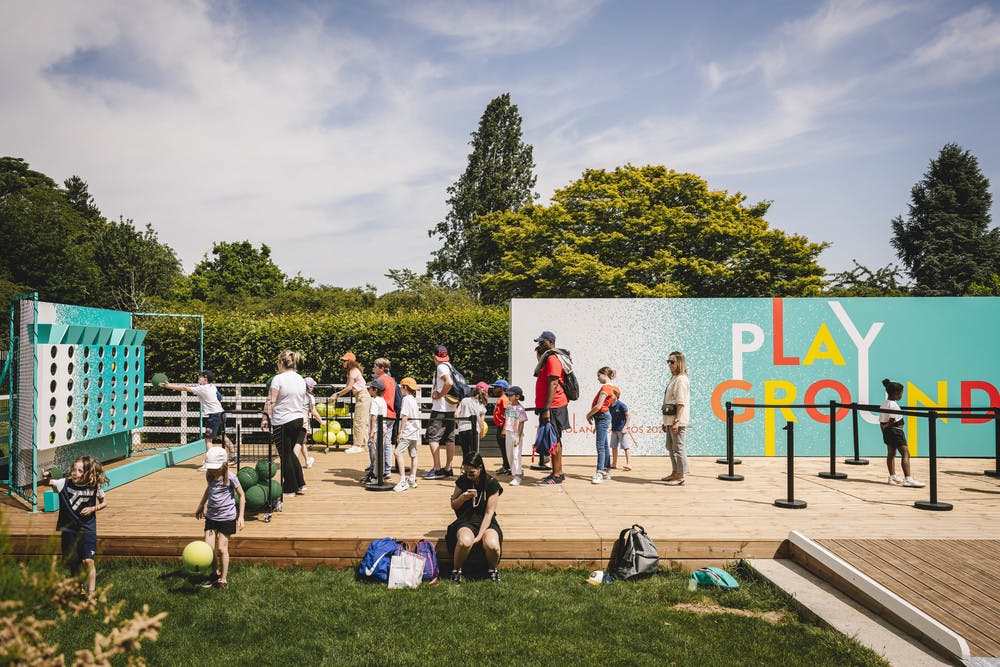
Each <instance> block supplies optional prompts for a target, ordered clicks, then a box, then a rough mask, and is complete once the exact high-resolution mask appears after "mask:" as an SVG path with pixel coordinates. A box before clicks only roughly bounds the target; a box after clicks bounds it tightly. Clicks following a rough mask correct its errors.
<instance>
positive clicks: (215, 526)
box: [205, 517, 236, 537]
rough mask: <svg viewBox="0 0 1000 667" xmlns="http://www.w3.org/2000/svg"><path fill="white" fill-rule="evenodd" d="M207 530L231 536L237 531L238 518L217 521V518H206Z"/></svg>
mask: <svg viewBox="0 0 1000 667" xmlns="http://www.w3.org/2000/svg"><path fill="white" fill-rule="evenodd" d="M205 530H214V531H215V532H217V533H222V534H223V535H225V536H226V537H231V536H232V535H234V534H235V533H236V519H229V520H228V521H217V520H215V519H209V518H207V517H206V518H205Z"/></svg>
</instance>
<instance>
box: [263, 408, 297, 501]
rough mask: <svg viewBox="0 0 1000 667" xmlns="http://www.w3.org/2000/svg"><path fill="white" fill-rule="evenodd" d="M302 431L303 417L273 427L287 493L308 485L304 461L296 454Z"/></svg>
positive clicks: (283, 483)
mask: <svg viewBox="0 0 1000 667" xmlns="http://www.w3.org/2000/svg"><path fill="white" fill-rule="evenodd" d="M301 432H302V417H299V418H298V419H293V420H292V421H290V422H285V423H284V424H281V425H280V426H275V427H274V428H273V429H271V439H272V441H273V442H274V443H275V444H276V445H277V447H278V456H279V457H281V490H282V491H284V492H285V493H295V492H296V491H298V490H299V489H301V488H302V487H303V486H305V485H306V479H305V477H303V475H302V463H300V462H299V457H297V456H296V455H295V445H296V443H298V440H299V433H301Z"/></svg>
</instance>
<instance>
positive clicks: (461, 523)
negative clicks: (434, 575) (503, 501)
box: [445, 452, 503, 584]
mask: <svg viewBox="0 0 1000 667" xmlns="http://www.w3.org/2000/svg"><path fill="white" fill-rule="evenodd" d="M502 493H503V487H502V486H500V482H498V481H497V480H496V478H495V477H493V476H491V475H490V474H489V473H487V472H486V464H484V463H483V457H482V454H480V453H479V452H469V453H467V454H465V456H463V457H462V474H461V475H460V476H459V477H458V479H456V480H455V490H454V492H452V494H451V509H452V510H454V511H455V516H457V517H458V518H457V519H455V520H454V521H452V522H451V525H449V526H448V532H447V534H446V535H445V542H446V543H447V545H448V549H449V550H450V551H451V553H452V559H453V564H452V570H451V580H452V582H454V583H456V584H460V583H462V565H464V564H465V561H466V559H467V558H468V557H469V552H470V551H472V548H473V547H474V546H476V545H477V544H481V545H482V546H483V551H484V552H485V553H486V562H487V564H488V566H489V572H488V576H489V578H490V580H491V581H500V572H499V570H497V564H498V563H499V562H500V554H501V552H502V550H503V531H502V530H500V524H499V523H497V516H496V513H497V502H498V501H499V499H500V494H502Z"/></svg>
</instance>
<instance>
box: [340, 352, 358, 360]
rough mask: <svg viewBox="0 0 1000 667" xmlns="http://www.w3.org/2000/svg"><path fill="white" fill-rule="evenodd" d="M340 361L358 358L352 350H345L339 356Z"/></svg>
mask: <svg viewBox="0 0 1000 667" xmlns="http://www.w3.org/2000/svg"><path fill="white" fill-rule="evenodd" d="M340 360H341V361H357V360H358V358H357V357H355V356H354V353H353V352H347V353H345V354H344V356H342V357H341V358H340Z"/></svg>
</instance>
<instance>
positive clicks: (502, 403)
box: [493, 394, 510, 428]
mask: <svg viewBox="0 0 1000 667" xmlns="http://www.w3.org/2000/svg"><path fill="white" fill-rule="evenodd" d="M508 403H510V399H508V398H507V394H501V395H500V397H499V398H497V406H496V407H495V408H494V409H493V425H494V426H496V427H497V428H503V425H504V424H506V423H507V414H506V410H507V404H508Z"/></svg>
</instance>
